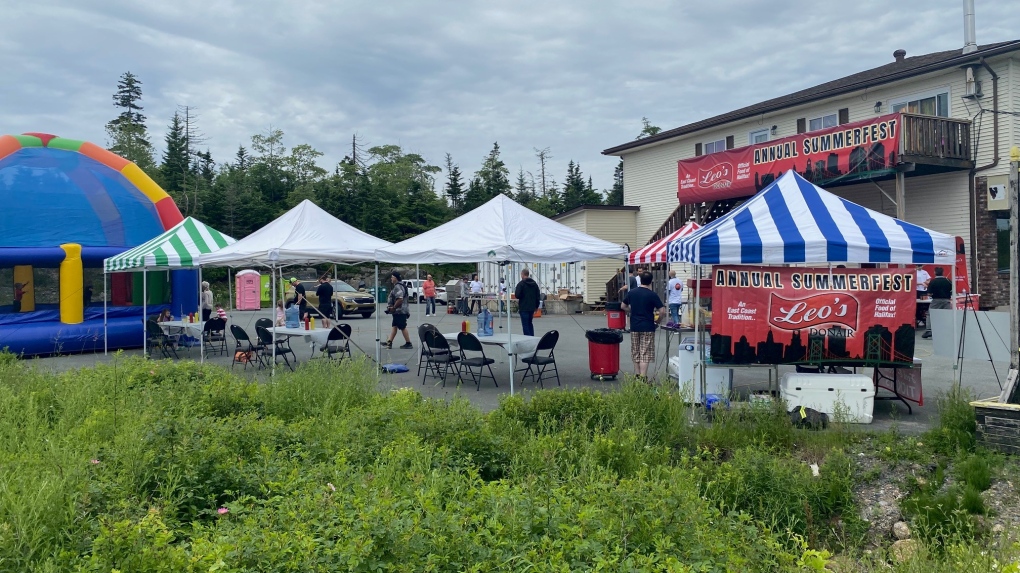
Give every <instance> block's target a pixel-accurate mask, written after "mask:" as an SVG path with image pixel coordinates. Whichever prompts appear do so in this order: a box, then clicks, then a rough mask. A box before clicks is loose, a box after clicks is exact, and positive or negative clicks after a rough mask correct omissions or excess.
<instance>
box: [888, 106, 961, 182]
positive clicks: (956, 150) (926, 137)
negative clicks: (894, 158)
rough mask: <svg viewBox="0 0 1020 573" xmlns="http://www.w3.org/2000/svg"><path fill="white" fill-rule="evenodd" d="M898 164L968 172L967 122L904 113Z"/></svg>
mask: <svg viewBox="0 0 1020 573" xmlns="http://www.w3.org/2000/svg"><path fill="white" fill-rule="evenodd" d="M902 117H903V126H902V131H901V134H902V135H901V137H902V140H901V141H902V143H901V148H900V161H901V162H903V163H922V164H927V165H941V166H944V167H958V168H962V169H969V168H972V167H973V166H974V161H973V159H972V157H971V147H970V122H969V121H967V120H961V119H949V118H946V117H933V116H930V115H915V114H912V113H904V114H902Z"/></svg>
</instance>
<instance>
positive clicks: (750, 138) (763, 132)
mask: <svg viewBox="0 0 1020 573" xmlns="http://www.w3.org/2000/svg"><path fill="white" fill-rule="evenodd" d="M768 140H769V130H767V129H759V130H756V131H752V132H751V133H748V134H747V144H748V145H754V144H756V143H765V142H766V141H768Z"/></svg>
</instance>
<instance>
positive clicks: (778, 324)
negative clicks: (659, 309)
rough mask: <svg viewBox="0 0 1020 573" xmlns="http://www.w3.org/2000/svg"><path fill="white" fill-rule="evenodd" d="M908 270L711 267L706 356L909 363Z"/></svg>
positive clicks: (911, 275)
mask: <svg viewBox="0 0 1020 573" xmlns="http://www.w3.org/2000/svg"><path fill="white" fill-rule="evenodd" d="M915 279H916V277H915V270H914V269H913V268H900V269H845V268H840V269H832V270H831V273H830V270H829V269H827V268H799V267H798V268H783V269H777V268H769V267H746V266H731V267H727V266H724V267H715V268H714V269H713V278H712V361H713V362H718V363H723V364H727V363H730V364H750V363H761V364H787V363H794V362H811V363H820V362H835V363H838V362H844V363H854V362H858V363H869V364H874V363H891V362H902V363H911V362H912V361H913V359H914V337H915V330H914V311H915V307H916V296H917V295H916V293H915V288H916V285H915Z"/></svg>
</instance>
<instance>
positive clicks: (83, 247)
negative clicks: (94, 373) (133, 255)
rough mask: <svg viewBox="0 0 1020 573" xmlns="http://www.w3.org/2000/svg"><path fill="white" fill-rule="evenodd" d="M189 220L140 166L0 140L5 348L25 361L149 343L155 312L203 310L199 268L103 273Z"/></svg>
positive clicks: (71, 143)
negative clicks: (147, 331) (113, 260)
mask: <svg viewBox="0 0 1020 573" xmlns="http://www.w3.org/2000/svg"><path fill="white" fill-rule="evenodd" d="M182 220H183V217H182V216H181V212H180V210H179V209H178V208H177V205H176V204H174V201H173V199H171V198H170V196H169V195H167V194H166V192H165V191H163V190H162V189H161V188H160V187H159V185H157V184H156V183H155V182H154V181H153V180H152V179H150V178H149V176H148V175H146V174H145V173H144V172H143V171H142V170H141V169H140V168H139V167H138V166H137V165H135V164H134V163H132V162H130V161H128V160H126V159H124V158H122V157H120V156H118V155H115V154H113V153H111V152H109V151H107V150H106V149H103V148H102V147H99V146H98V145H94V144H92V143H88V142H82V141H75V140H70V139H64V138H60V137H56V136H53V135H47V134H42V133H26V134H24V135H4V136H0V349H3V348H6V349H8V350H9V351H10V352H14V353H16V354H21V355H25V356H33V355H45V354H60V353H74V352H92V351H95V350H102V349H103V345H104V340H103V306H104V303H105V304H107V305H109V313H108V319H107V322H108V330H107V332H108V334H107V336H108V337H109V339H108V340H107V341H105V342H108V344H109V348H111V349H112V348H133V347H141V346H142V343H143V336H144V334H143V333H144V329H143V328H142V326H143V317H142V296H143V295H142V293H143V292H144V291H146V290H147V293H148V299H149V300H148V309H149V312H152V313H158V312H160V311H161V310H162V309H163V308H167V305H168V304H169V305H170V307H172V308H173V309H174V310H175V311H177V312H178V313H179V314H182V313H188V312H195V311H196V310H197V307H198V294H197V293H198V277H197V272H196V271H194V270H182V271H172V272H170V273H165V272H164V273H148V278H147V282H148V285H147V287H148V288H147V289H145V288H143V285H142V280H143V279H142V273H113V274H111V275H109V276H108V278H109V288H105V287H104V285H106V284H107V281H106V280H105V278H106V277H104V276H103V274H102V267H103V259H105V258H108V257H112V256H114V255H117V254H119V253H122V252H124V251H126V250H128V249H130V248H131V247H135V246H137V245H140V244H142V243H144V242H146V241H148V240H149V239H152V238H153V237H155V236H157V235H159V234H161V233H163V232H164V231H165V230H167V229H170V228H171V227H173V226H174V225H176V224H177V223H179V222H180V221H182Z"/></svg>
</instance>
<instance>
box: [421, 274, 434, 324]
mask: <svg viewBox="0 0 1020 573" xmlns="http://www.w3.org/2000/svg"><path fill="white" fill-rule="evenodd" d="M421 292H422V295H424V296H425V316H433V315H435V314H436V282H435V281H433V280H432V275H425V282H423V283H421Z"/></svg>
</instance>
